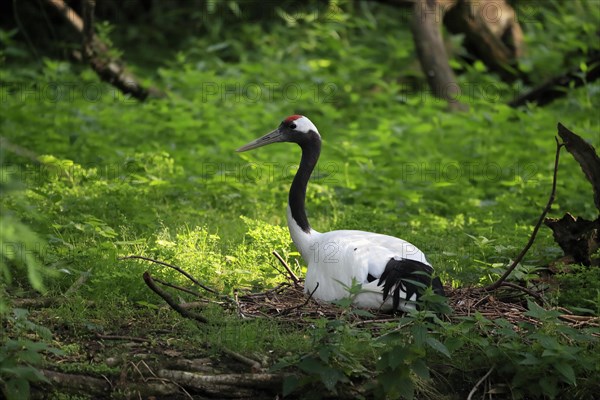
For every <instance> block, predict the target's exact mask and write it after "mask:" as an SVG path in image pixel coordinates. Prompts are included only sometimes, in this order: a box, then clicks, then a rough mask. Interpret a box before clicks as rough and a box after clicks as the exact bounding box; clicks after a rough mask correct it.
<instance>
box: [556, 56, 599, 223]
mask: <svg viewBox="0 0 600 400" xmlns="http://www.w3.org/2000/svg"><path fill="white" fill-rule="evenodd" d="M599 63H600V60H599ZM599 70H600V66H599ZM558 134H559V136H560V137H561V139H562V140H563V143H564V145H565V147H566V148H567V151H568V152H569V153H571V155H572V156H573V158H574V159H575V161H577V162H578V163H579V165H580V166H581V170H582V171H583V173H584V174H585V177H586V178H587V179H588V181H590V183H591V184H592V188H593V190H594V203H595V204H596V208H597V209H598V211H600V157H598V154H597V153H596V149H594V146H592V145H591V144H589V143H588V142H586V141H585V140H583V139H582V138H581V137H580V136H579V135H577V134H575V133H573V132H572V131H570V130H569V129H567V128H566V127H565V126H564V125H563V124H561V123H560V122H559V123H558Z"/></svg>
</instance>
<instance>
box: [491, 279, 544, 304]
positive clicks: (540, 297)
mask: <svg viewBox="0 0 600 400" xmlns="http://www.w3.org/2000/svg"><path fill="white" fill-rule="evenodd" d="M500 286H507V287H510V288H513V289H517V290H521V291H523V292H525V293H527V294H528V295H530V296H531V297H535V298H536V299H538V300H539V301H540V302H542V303H545V302H546V301H545V300H544V298H543V297H542V296H541V295H540V294H539V293H536V292H534V291H533V290H531V289H527V288H526V287H523V286H520V285H517V284H516V283H512V282H502V284H501V285H500Z"/></svg>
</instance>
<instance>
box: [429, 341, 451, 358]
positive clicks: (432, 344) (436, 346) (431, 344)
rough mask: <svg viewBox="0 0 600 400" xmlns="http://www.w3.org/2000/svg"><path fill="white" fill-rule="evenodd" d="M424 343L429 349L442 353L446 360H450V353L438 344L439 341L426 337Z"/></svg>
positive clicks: (441, 344) (442, 345)
mask: <svg viewBox="0 0 600 400" xmlns="http://www.w3.org/2000/svg"><path fill="white" fill-rule="evenodd" d="M426 342H427V344H428V345H429V347H431V348H432V349H434V350H436V351H438V352H440V353H442V354H443V355H445V356H446V357H448V358H452V357H451V356H450V351H448V348H447V347H446V346H444V344H443V343H442V342H440V341H439V340H437V339H435V338H432V337H428V338H427V339H426Z"/></svg>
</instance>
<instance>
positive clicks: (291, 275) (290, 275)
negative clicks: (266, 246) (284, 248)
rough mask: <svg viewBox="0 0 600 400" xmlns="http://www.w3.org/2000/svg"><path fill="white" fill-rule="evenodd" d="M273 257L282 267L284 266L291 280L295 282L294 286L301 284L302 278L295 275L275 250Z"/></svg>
mask: <svg viewBox="0 0 600 400" xmlns="http://www.w3.org/2000/svg"><path fill="white" fill-rule="evenodd" d="M273 255H274V256H275V257H276V258H277V259H278V260H279V262H280V263H281V265H283V268H285V270H286V271H287V273H288V275H289V277H290V279H291V280H292V281H293V282H294V285H298V283H300V278H298V277H297V276H296V274H295V273H294V271H292V269H291V268H290V266H289V265H288V263H286V262H285V260H284V259H283V257H281V256H280V255H279V253H278V252H277V251H276V250H273Z"/></svg>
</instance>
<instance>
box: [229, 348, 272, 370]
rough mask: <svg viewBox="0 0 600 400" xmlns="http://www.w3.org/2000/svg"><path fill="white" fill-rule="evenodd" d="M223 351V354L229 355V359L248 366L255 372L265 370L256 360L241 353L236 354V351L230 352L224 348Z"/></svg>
mask: <svg viewBox="0 0 600 400" xmlns="http://www.w3.org/2000/svg"><path fill="white" fill-rule="evenodd" d="M221 351H223V353H225V354H227V355H228V356H229V357H231V358H233V359H235V360H237V361H239V362H241V363H243V364H246V365H248V366H249V367H250V368H251V369H252V371H253V372H259V371H262V370H263V367H262V365H261V364H260V363H259V362H258V361H256V360H253V359H251V358H249V357H246V356H244V355H242V354H240V353H236V352H235V351H233V350H230V349H228V348H227V347H222V348H221Z"/></svg>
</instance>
